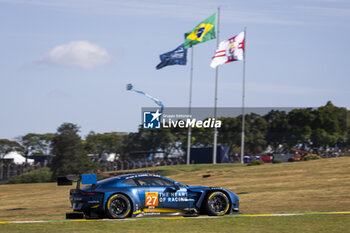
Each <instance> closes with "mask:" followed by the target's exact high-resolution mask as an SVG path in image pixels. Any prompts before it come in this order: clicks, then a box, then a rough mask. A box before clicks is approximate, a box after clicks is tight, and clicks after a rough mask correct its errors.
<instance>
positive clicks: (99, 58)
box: [38, 40, 112, 69]
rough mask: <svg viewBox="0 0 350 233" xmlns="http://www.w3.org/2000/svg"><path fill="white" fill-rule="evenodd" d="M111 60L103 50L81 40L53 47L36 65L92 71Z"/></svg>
mask: <svg viewBox="0 0 350 233" xmlns="http://www.w3.org/2000/svg"><path fill="white" fill-rule="evenodd" d="M111 59H112V57H111V55H109V54H108V52H107V51H106V50H105V49H104V48H102V47H100V46H98V45H96V44H93V43H90V42H88V41H84V40H81V41H72V42H69V43H68V44H63V45H58V46H56V47H54V48H53V49H52V50H51V51H50V52H48V53H47V54H45V55H44V56H43V57H42V58H41V59H40V60H39V61H38V63H44V64H45V63H46V64H51V65H56V66H75V67H80V68H84V69H92V68H95V67H98V66H102V65H105V64H107V63H108V62H110V61H111Z"/></svg>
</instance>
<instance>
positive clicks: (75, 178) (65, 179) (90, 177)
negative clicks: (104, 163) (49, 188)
mask: <svg viewBox="0 0 350 233" xmlns="http://www.w3.org/2000/svg"><path fill="white" fill-rule="evenodd" d="M73 182H77V187H76V189H80V183H82V184H92V185H94V184H97V175H96V174H82V175H67V176H58V177H57V185H58V186H65V185H73Z"/></svg>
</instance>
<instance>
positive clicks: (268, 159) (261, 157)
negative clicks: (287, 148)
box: [260, 155, 272, 163]
mask: <svg viewBox="0 0 350 233" xmlns="http://www.w3.org/2000/svg"><path fill="white" fill-rule="evenodd" d="M260 159H261V160H262V161H263V162H264V163H271V160H272V156H270V155H263V156H260Z"/></svg>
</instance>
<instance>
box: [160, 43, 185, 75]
mask: <svg viewBox="0 0 350 233" xmlns="http://www.w3.org/2000/svg"><path fill="white" fill-rule="evenodd" d="M159 57H160V63H159V64H158V65H157V67H156V69H157V70H159V69H161V68H163V67H164V66H169V65H186V62H187V49H184V44H182V45H180V46H179V47H177V48H176V49H174V50H173V51H170V52H167V53H163V54H162V55H160V56H159Z"/></svg>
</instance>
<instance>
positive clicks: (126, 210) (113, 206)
mask: <svg viewBox="0 0 350 233" xmlns="http://www.w3.org/2000/svg"><path fill="white" fill-rule="evenodd" d="M106 210H107V215H108V217H109V218H116V219H122V218H125V217H127V216H128V215H129V214H130V211H131V203H130V200H129V198H128V197H127V196H125V195H123V194H114V195H112V196H111V197H110V198H109V199H108V202H107V208H106Z"/></svg>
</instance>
